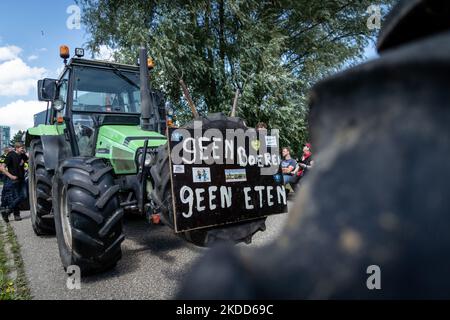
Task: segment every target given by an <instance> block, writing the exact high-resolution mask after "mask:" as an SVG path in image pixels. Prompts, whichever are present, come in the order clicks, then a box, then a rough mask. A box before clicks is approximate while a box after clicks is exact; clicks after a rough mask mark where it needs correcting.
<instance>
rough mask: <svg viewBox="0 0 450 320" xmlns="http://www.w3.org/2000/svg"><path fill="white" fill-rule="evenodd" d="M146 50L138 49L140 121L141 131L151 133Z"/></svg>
mask: <svg viewBox="0 0 450 320" xmlns="http://www.w3.org/2000/svg"><path fill="white" fill-rule="evenodd" d="M147 58H148V57H147V49H145V48H140V49H139V76H140V87H141V119H142V124H141V126H142V130H147V131H152V130H154V128H153V125H152V124H151V123H150V118H151V117H152V111H154V110H153V109H152V107H153V105H152V100H151V97H150V86H149V83H148V82H149V80H148V66H147Z"/></svg>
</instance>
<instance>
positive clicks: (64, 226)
mask: <svg viewBox="0 0 450 320" xmlns="http://www.w3.org/2000/svg"><path fill="white" fill-rule="evenodd" d="M118 191H119V186H117V185H115V184H114V177H113V174H112V167H110V166H108V165H107V164H106V163H105V162H104V161H103V160H102V159H98V158H84V157H76V158H71V159H68V160H65V161H64V162H62V163H61V165H60V167H59V169H58V170H57V172H56V175H55V178H54V181H53V208H54V215H55V226H56V237H57V240H58V247H59V253H60V256H61V260H62V263H63V266H64V268H67V267H68V266H70V265H77V266H78V267H80V269H81V273H82V275H86V274H92V273H96V272H101V271H104V270H106V269H109V268H112V267H114V266H115V265H116V263H117V261H118V260H119V259H120V258H121V256H122V251H121V247H120V246H121V243H122V241H123V240H124V235H123V234H122V222H123V209H121V208H120V204H119V198H118Z"/></svg>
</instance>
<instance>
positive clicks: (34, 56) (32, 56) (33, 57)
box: [28, 54, 39, 61]
mask: <svg viewBox="0 0 450 320" xmlns="http://www.w3.org/2000/svg"><path fill="white" fill-rule="evenodd" d="M38 58H39V56H37V55H35V54H32V55H31V56H29V57H28V61H33V60H37V59H38Z"/></svg>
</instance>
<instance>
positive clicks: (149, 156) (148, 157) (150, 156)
mask: <svg viewBox="0 0 450 320" xmlns="http://www.w3.org/2000/svg"><path fill="white" fill-rule="evenodd" d="M143 156H144V154H143V152H142V150H141V151H140V152H139V155H138V157H137V162H138V166H139V167H140V166H141V164H142V157H143ZM153 159H154V156H153V154H152V153H148V152H147V154H146V155H145V163H144V164H145V166H146V167H148V166H150V165H151V164H152V162H153Z"/></svg>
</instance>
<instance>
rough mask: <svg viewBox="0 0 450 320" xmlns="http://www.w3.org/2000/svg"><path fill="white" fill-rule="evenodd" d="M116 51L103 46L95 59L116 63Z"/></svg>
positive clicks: (95, 55)
mask: <svg viewBox="0 0 450 320" xmlns="http://www.w3.org/2000/svg"><path fill="white" fill-rule="evenodd" d="M116 51H117V50H115V49H112V48H110V47H108V46H105V45H101V46H100V47H99V50H98V52H97V53H95V54H94V59H96V60H104V61H111V62H114V53H115V52H116Z"/></svg>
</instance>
